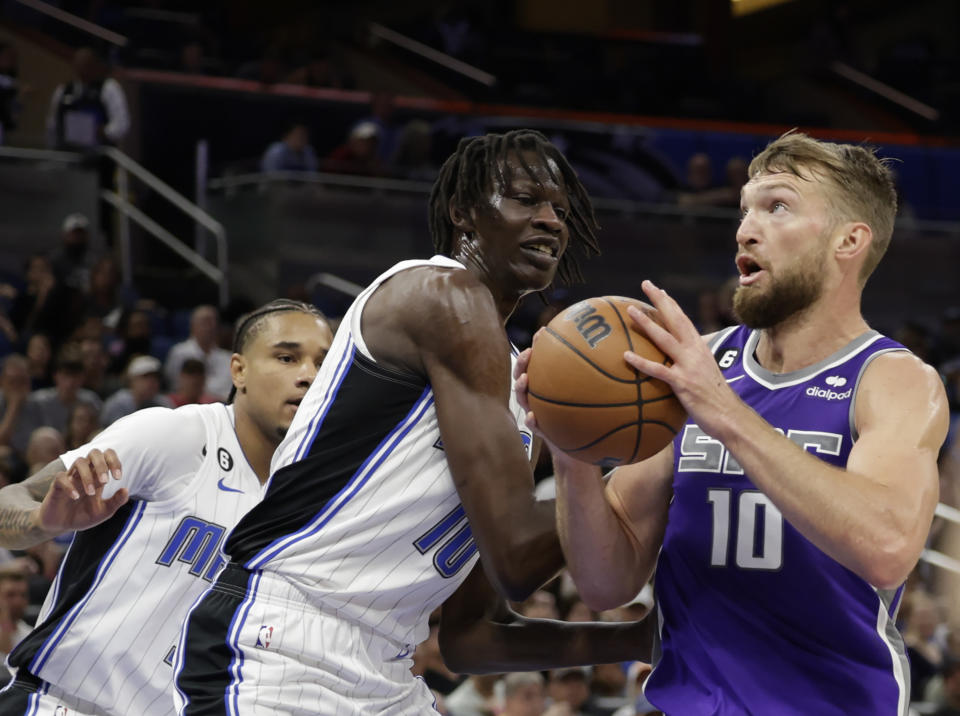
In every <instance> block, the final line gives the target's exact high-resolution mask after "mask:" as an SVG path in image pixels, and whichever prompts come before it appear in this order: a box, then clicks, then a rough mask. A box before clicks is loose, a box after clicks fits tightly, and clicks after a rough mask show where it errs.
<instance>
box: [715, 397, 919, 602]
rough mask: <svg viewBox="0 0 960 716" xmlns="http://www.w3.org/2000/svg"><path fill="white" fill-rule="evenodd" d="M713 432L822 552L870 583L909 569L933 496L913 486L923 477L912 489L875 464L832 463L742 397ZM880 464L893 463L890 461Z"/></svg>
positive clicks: (891, 580)
mask: <svg viewBox="0 0 960 716" xmlns="http://www.w3.org/2000/svg"><path fill="white" fill-rule="evenodd" d="M716 432H717V435H715V437H716V439H718V440H720V441H721V442H722V443H723V444H724V445H725V446H726V448H727V449H728V450H729V451H730V453H731V455H733V457H734V458H736V460H737V462H738V463H739V464H740V466H741V467H742V468H743V470H744V472H745V473H746V474H747V475H749V476H750V480H751V481H752V482H753V483H754V484H755V485H756V486H757V488H758V489H759V490H760V491H761V492H763V493H764V494H765V495H766V496H767V497H768V498H769V499H770V500H771V502H772V503H773V504H774V505H775V506H776V507H777V509H778V510H779V511H780V513H781V514H782V515H783V517H784V519H785V520H787V521H788V522H789V523H790V524H791V525H792V526H793V527H794V528H796V529H797V530H798V531H799V532H800V533H801V534H802V535H803V536H804V537H806V538H807V539H808V540H810V541H811V542H812V543H813V544H814V545H816V546H817V547H818V548H819V549H821V550H822V551H823V552H824V553H826V554H827V555H829V556H830V557H832V558H833V559H835V560H836V561H838V562H839V563H841V564H843V565H844V566H845V567H847V568H848V569H851V570H852V571H854V572H855V573H857V574H859V575H860V576H862V577H863V578H864V579H866V580H867V581H869V582H870V583H871V584H873V585H874V586H891V585H892V584H896V583H899V581H902V580H901V577H905V576H906V572H909V569H910V568H911V566H912V564H913V563H915V561H916V558H917V556H919V550H920V549H921V548H922V543H923V538H924V536H925V535H926V533H927V530H929V527H930V520H929V519H926V520H923V519H918V516H920V515H925V514H929V517H930V518H932V510H933V507H934V506H935V502H936V499H935V496H934V497H933V498H932V501H931V495H930V491H929V490H924V489H920V488H919V485H921V484H923V481H922V480H919V479H918V489H917V490H915V491H911V492H910V493H905V492H904V491H903V490H902V489H895V487H894V486H893V485H892V484H891V483H890V482H887V481H885V480H884V477H883V475H882V474H879V472H878V471H873V474H866V473H865V472H863V471H860V470H858V469H856V467H855V465H854V463H853V462H849V463H848V465H847V468H846V469H842V468H839V467H835V466H833V465H831V464H829V463H827V462H825V461H823V460H821V459H820V458H818V457H816V456H815V455H813V454H811V453H810V452H808V451H807V450H806V449H804V448H803V447H801V446H800V445H799V444H797V443H795V442H794V441H793V440H791V439H790V438H788V437H786V436H784V435H783V434H782V433H780V432H778V431H776V430H774V429H773V427H772V426H770V425H769V424H768V423H767V422H766V421H765V420H763V418H761V417H760V416H759V415H757V414H756V413H755V412H754V411H753V410H751V409H750V408H749V407H747V406H746V405H745V404H740V405H738V406H736V408H735V409H734V410H731V411H730V413H729V419H728V420H726V421H725V422H724V423H723V425H722V426H721V427H720V428H719V429H718V430H716ZM861 447H862V446H861ZM877 448H878V449H880V450H882V449H883V448H882V446H877ZM892 459H893V458H892V457H891V460H892ZM885 469H887V470H891V469H896V468H895V467H894V465H893V464H888V465H887V467H886V468H885ZM904 469H908V470H909V469H910V468H909V467H908V466H904ZM918 477H919V476H918ZM925 503H929V504H925ZM921 522H924V524H920V523H921ZM908 543H909V544H908ZM911 544H912V546H910V545H911ZM883 582H887V583H888V584H882V583H883Z"/></svg>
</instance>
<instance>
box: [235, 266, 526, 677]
mask: <svg viewBox="0 0 960 716" xmlns="http://www.w3.org/2000/svg"><path fill="white" fill-rule="evenodd" d="M431 265H432V266H437V267H444V268H450V269H453V270H462V269H463V266H462V265H461V264H459V263H458V262H456V261H453V260H452V259H449V258H446V257H442V256H435V257H433V258H432V259H431V260H429V261H423V260H419V261H404V262H401V263H399V264H397V265H395V266H393V267H392V268H391V269H389V270H388V271H387V272H385V273H384V274H382V275H381V276H380V277H379V278H377V279H376V280H375V281H374V282H373V283H372V284H371V285H370V286H369V287H368V288H367V289H365V290H364V291H363V293H361V294H360V296H359V297H358V298H357V299H356V301H355V302H354V303H353V305H352V306H351V307H350V309H349V310H348V311H347V314H346V315H345V316H344V318H343V321H342V323H341V327H340V330H339V331H338V332H337V335H336V338H335V339H334V342H333V345H332V347H331V349H330V352H329V353H328V355H327V357H326V359H325V360H324V363H323V366H322V368H321V370H320V374H319V376H318V377H317V379H316V380H315V381H314V383H313V385H312V386H311V388H310V390H309V391H308V392H307V394H306V397H305V398H304V400H303V402H302V404H301V405H300V408H299V409H298V411H297V414H296V417H295V418H294V421H293V424H292V426H291V427H290V430H289V431H288V433H287V436H286V438H285V439H284V441H283V442H282V444H281V445H280V447H279V448H278V449H277V451H276V453H274V457H273V462H272V465H271V473H272V477H271V479H270V482H269V483H268V486H267V492H266V497H265V499H264V501H263V502H262V503H261V504H260V505H258V506H257V507H256V508H254V510H253V511H251V513H250V514H249V515H247V517H246V518H245V519H243V520H241V522H240V524H238V526H237V528H236V529H235V530H234V531H233V533H232V534H231V535H230V538H229V540H228V541H227V547H226V552H227V554H228V556H229V558H230V560H231V561H232V562H233V563H234V564H237V565H239V566H242V567H244V568H245V569H247V570H250V571H251V572H254V573H255V574H257V575H258V576H257V580H258V583H259V584H260V586H258V587H257V593H263V594H266V593H267V592H268V591H269V587H268V585H267V582H268V581H269V580H270V579H274V578H276V577H280V578H281V579H282V580H285V581H287V582H289V583H292V585H293V586H294V587H295V589H296V591H297V592H298V593H299V594H302V595H303V598H304V599H306V600H307V601H308V602H309V603H310V605H311V606H312V607H313V608H315V609H318V610H319V611H321V612H324V613H328V614H331V615H336V617H337V618H338V619H344V620H347V621H348V622H351V623H354V624H357V625H360V626H361V628H362V629H363V630H372V632H373V633H374V634H376V635H377V637H379V638H381V639H384V640H386V641H387V642H389V643H391V644H393V645H394V646H395V647H396V652H395V653H397V654H398V655H400V657H404V656H408V655H409V654H410V653H412V647H413V646H414V645H416V644H417V643H419V642H421V641H422V640H424V639H425V638H426V637H427V635H428V626H427V617H428V616H429V614H430V612H431V611H433V610H434V609H435V608H436V607H437V606H439V605H440V604H441V603H442V602H443V601H444V600H445V599H446V598H447V597H448V596H449V595H450V594H452V593H453V592H454V591H455V590H456V588H457V587H458V586H459V584H460V583H461V582H462V581H463V579H464V578H465V577H466V575H467V574H468V573H469V571H470V569H471V568H472V567H473V565H474V564H475V563H476V560H477V550H476V546H475V545H474V541H473V537H472V534H471V532H470V526H469V524H468V523H467V518H466V516H465V514H464V510H463V507H462V506H461V504H460V498H459V496H458V494H457V490H456V488H455V487H454V483H453V479H452V477H451V475H450V469H449V466H448V464H447V459H446V456H445V454H444V451H443V444H442V441H441V439H440V431H439V428H438V424H437V415H436V411H435V408H434V401H433V391H432V389H431V387H430V385H428V384H426V383H425V382H424V381H423V378H421V377H419V376H416V375H413V374H410V373H401V372H397V371H395V370H390V369H387V368H385V367H384V366H382V365H379V364H377V363H376V362H375V361H374V360H373V358H372V356H371V354H370V352H369V351H368V350H367V348H366V345H365V343H364V339H363V336H362V334H361V330H360V325H361V320H360V319H361V314H362V311H363V307H364V305H365V303H366V301H367V299H368V298H369V297H370V295H371V294H372V293H373V292H374V291H375V290H376V288H377V286H379V285H380V284H381V283H382V282H383V281H385V280H387V279H388V278H390V277H391V276H392V275H394V274H396V273H397V272H399V271H404V270H407V269H412V268H416V267H422V266H431ZM496 339H497V338H496V336H491V341H496ZM503 349H504V350H509V347H508V344H507V342H506V341H504V344H503ZM510 408H511V411H512V413H513V414H514V416H515V418H516V421H517V424H518V430H519V435H518V438H517V439H518V440H522V441H523V442H524V443H525V445H526V448H527V451H528V455H529V453H530V446H531V442H532V439H531V438H532V436H531V434H530V431H529V429H528V428H526V426H525V424H524V412H523V410H522V409H521V408H520V406H519V405H518V404H517V403H516V402H515V399H514V397H513V393H512V391H511V406H510ZM463 409H464V410H470V406H468V405H465V406H464V407H463ZM260 575H262V578H261V576H260ZM250 598H251V599H254V598H255V597H254V596H253V595H251V596H250ZM391 656H392V654H391ZM400 657H398V658H400ZM407 661H409V659H407Z"/></svg>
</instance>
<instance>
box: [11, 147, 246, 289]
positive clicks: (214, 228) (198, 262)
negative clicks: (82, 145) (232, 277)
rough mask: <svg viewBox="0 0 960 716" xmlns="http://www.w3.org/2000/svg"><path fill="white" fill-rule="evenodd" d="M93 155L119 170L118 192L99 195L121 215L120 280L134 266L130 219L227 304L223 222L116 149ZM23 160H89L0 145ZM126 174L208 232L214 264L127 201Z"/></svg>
mask: <svg viewBox="0 0 960 716" xmlns="http://www.w3.org/2000/svg"><path fill="white" fill-rule="evenodd" d="M93 154H94V156H103V157H106V158H108V159H109V160H110V161H112V162H113V163H114V164H115V165H116V166H117V169H118V172H117V191H116V192H112V191H109V190H107V189H102V190H101V191H100V194H99V196H100V198H101V199H103V200H104V201H106V202H108V203H109V204H110V205H111V206H114V207H115V208H116V209H118V210H119V211H120V213H121V215H122V217H123V222H122V224H121V227H120V242H119V243H120V249H121V269H122V273H123V280H124V283H125V284H126V285H130V282H131V277H132V274H133V269H132V266H131V264H130V261H131V259H130V229H129V222H130V220H131V219H132V220H133V221H135V222H136V223H137V224H139V225H140V226H142V227H143V228H144V229H145V230H146V231H147V232H148V233H150V234H151V235H152V236H154V237H155V238H157V239H158V240H160V241H162V242H163V243H164V244H166V245H167V246H168V247H169V248H170V249H172V250H173V251H174V252H176V253H177V254H178V255H180V256H181V257H182V258H183V259H185V260H186V261H187V262H188V263H190V264H192V265H193V266H195V267H196V268H197V269H198V270H199V271H200V272H201V273H203V274H204V275H205V276H207V277H208V278H209V279H210V280H211V281H213V282H214V283H216V284H217V286H218V289H219V297H220V305H221V306H224V305H226V303H227V301H228V300H229V295H230V294H229V286H228V283H227V270H228V256H227V232H226V230H225V229H224V228H223V224H221V223H220V222H219V221H217V220H216V219H214V218H213V217H212V216H210V214H208V213H207V212H206V211H204V210H203V209H201V208H200V207H198V206H197V205H196V204H194V203H193V202H191V201H190V200H189V199H187V198H186V197H185V196H183V194H181V193H180V192H178V191H177V190H176V189H174V188H173V187H171V186H170V185H169V184H167V183H166V182H164V181H163V180H162V179H160V178H159V177H158V176H156V175H155V174H153V173H151V172H150V171H149V170H147V169H146V168H145V167H144V166H143V165H141V164H139V163H138V162H136V161H134V160H133V159H131V158H130V157H128V156H127V155H126V154H124V153H123V152H121V151H120V150H119V149H116V148H114V147H101V148H99V149H97V150H95V151H94V152H93ZM3 157H6V158H10V159H26V160H30V161H55V162H63V163H66V164H82V163H84V162H87V161H89V160H90V154H85V153H82V152H64V151H54V150H50V149H29V148H23V147H3V146H0V158H3ZM128 174H129V175H133V176H135V177H136V178H137V179H138V180H140V181H141V182H142V183H143V184H145V185H146V186H148V187H150V188H151V189H153V190H154V191H155V192H156V193H157V194H158V195H159V196H162V197H163V198H164V199H166V200H167V201H169V202H170V203H171V204H173V206H175V207H176V208H178V209H180V210H181V211H182V212H183V213H185V214H186V215H187V216H189V217H190V218H191V219H192V220H193V221H194V223H195V224H196V225H198V226H200V227H203V228H204V229H206V230H207V231H209V232H210V233H211V234H212V235H213V237H214V239H215V243H216V254H217V256H216V266H214V265H213V264H212V263H211V262H209V261H208V260H207V259H206V258H204V257H203V256H202V255H201V254H200V253H198V252H197V251H194V250H193V249H191V248H190V247H189V246H188V245H187V244H186V242H184V241H182V240H180V239H178V238H177V237H176V236H174V235H173V234H171V233H170V232H169V231H167V230H166V229H164V228H163V227H162V226H160V225H159V224H157V223H156V222H155V221H153V220H152V219H150V217H148V216H146V214H143V212H142V211H140V209H138V208H137V207H136V206H134V205H133V204H132V203H130V202H129V201H128V200H127V198H126V197H127V195H128V193H129V192H128V191H127V184H128Z"/></svg>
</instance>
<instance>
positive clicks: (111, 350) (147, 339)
mask: <svg viewBox="0 0 960 716" xmlns="http://www.w3.org/2000/svg"><path fill="white" fill-rule="evenodd" d="M115 333H116V337H115V338H114V339H113V341H112V342H111V343H110V344H109V345H108V347H107V353H108V354H109V355H110V367H109V368H108V372H109V373H112V374H114V375H123V374H124V372H125V371H126V369H127V366H128V365H130V361H131V359H133V358H134V357H135V356H138V355H153V328H152V327H151V325H150V313H149V312H148V311H147V310H145V309H143V308H136V307H134V308H131V309H130V310H127V311H124V312H123V313H122V314H121V315H120V320H119V321H118V323H117V330H116V332H115Z"/></svg>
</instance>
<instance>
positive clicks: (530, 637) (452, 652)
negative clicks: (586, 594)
mask: <svg viewBox="0 0 960 716" xmlns="http://www.w3.org/2000/svg"><path fill="white" fill-rule="evenodd" d="M649 637H650V634H649V628H648V626H647V625H646V624H638V623H635V622H622V623H600V622H595V623H594V622H590V623H584V622H580V623H574V622H561V621H555V620H551V619H525V618H523V617H518V618H517V620H516V621H514V622H511V623H509V624H497V623H491V622H485V623H479V624H477V625H475V626H474V627H473V628H471V629H470V630H468V631H465V632H462V633H460V634H459V635H458V637H457V643H456V645H455V648H452V649H451V648H448V649H446V650H445V651H444V661H445V662H446V664H447V667H448V668H450V669H451V670H452V671H455V672H457V673H460V674H500V673H506V672H511V671H534V670H541V669H559V668H562V667H566V666H587V665H591V664H609V663H613V662H618V661H629V660H633V659H644V660H646V659H649V658H650V646H651V643H650V638H649Z"/></svg>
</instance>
